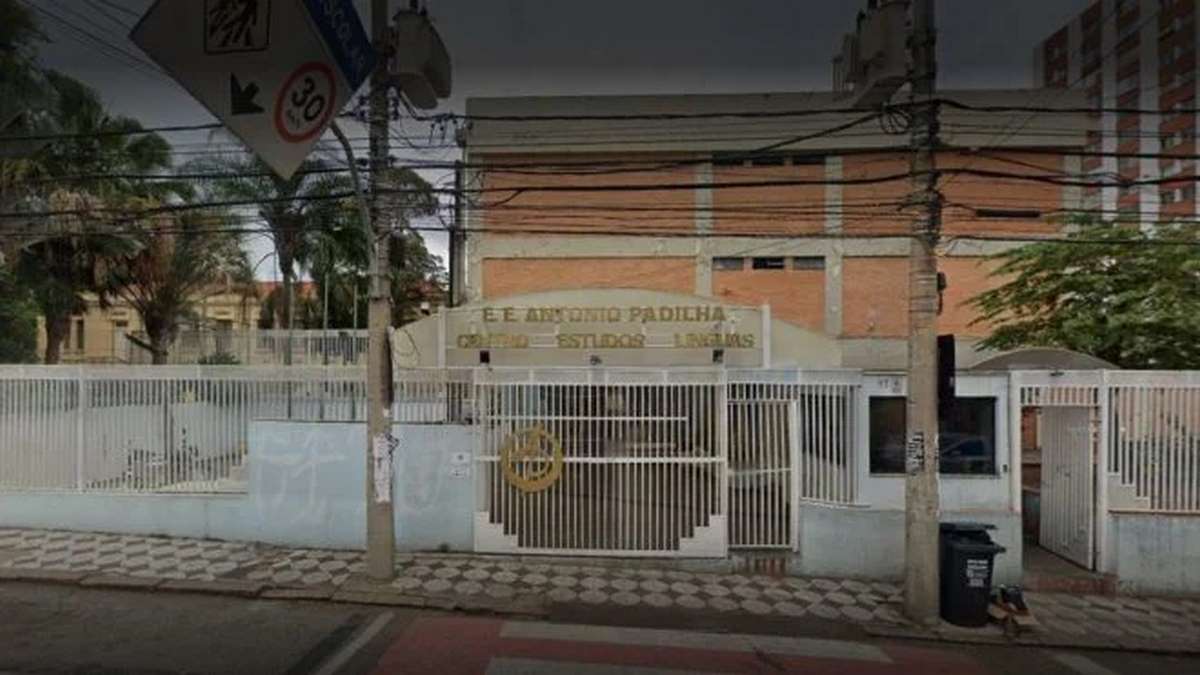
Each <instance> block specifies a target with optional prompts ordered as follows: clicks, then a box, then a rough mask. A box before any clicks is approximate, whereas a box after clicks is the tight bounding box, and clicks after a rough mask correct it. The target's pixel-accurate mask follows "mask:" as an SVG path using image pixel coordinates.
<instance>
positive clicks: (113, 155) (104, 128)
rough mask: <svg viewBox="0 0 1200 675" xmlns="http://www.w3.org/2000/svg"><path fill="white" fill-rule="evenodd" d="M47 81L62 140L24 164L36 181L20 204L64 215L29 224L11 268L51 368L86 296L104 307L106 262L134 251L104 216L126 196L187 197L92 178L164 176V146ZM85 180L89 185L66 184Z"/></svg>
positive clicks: (163, 187) (80, 90) (86, 97)
mask: <svg viewBox="0 0 1200 675" xmlns="http://www.w3.org/2000/svg"><path fill="white" fill-rule="evenodd" d="M46 78H47V81H48V82H49V83H50V85H51V86H52V88H53V91H54V94H55V100H54V107H53V109H52V110H51V111H50V115H51V117H52V118H53V123H54V126H55V128H56V129H57V130H59V131H60V132H61V133H63V134H64V135H67V136H68V137H66V138H63V139H61V140H57V141H55V142H53V143H51V144H50V145H48V146H47V147H46V148H44V149H42V150H41V151H40V152H39V153H38V154H37V155H36V156H35V157H33V158H32V159H31V161H32V162H33V163H35V164H36V167H37V169H36V171H37V173H38V174H39V175H40V176H42V177H43V180H41V181H38V182H30V183H28V184H26V185H24V186H23V188H24V189H23V190H22V194H21V195H20V199H21V202H22V203H23V205H24V206H26V207H28V208H29V209H30V210H33V211H36V210H42V209H45V210H49V211H51V212H67V215H64V216H61V217H55V218H51V219H48V220H46V221H40V220H39V221H35V222H34V223H33V226H31V227H30V228H29V234H28V235H27V237H26V238H25V241H24V242H22V245H21V247H20V250H19V251H18V252H17V254H16V257H17V261H16V265H15V267H16V272H17V277H18V279H19V280H20V281H21V282H22V283H23V284H24V285H25V286H26V287H27V288H29V289H31V291H32V292H33V296H34V298H35V300H36V301H37V304H38V307H39V309H40V310H41V312H42V315H43V316H44V317H45V321H46V352H45V361H46V363H58V362H59V361H60V360H61V355H62V343H63V340H64V339H65V338H66V335H67V331H68V329H69V327H70V321H71V316H73V315H75V314H79V313H82V312H84V311H86V309H87V303H86V301H85V294H87V293H89V292H90V293H95V294H96V295H97V296H98V298H99V300H100V302H101V303H102V304H103V303H106V301H107V297H106V295H105V293H104V289H103V287H102V285H101V284H100V277H101V276H102V271H103V269H104V268H105V267H106V265H107V261H108V260H110V259H112V258H114V257H120V256H125V255H129V254H130V253H131V252H132V251H133V250H134V249H135V248H136V247H137V242H136V241H135V240H133V239H131V238H130V237H129V236H127V235H126V234H125V233H124V232H122V231H121V230H122V228H121V226H120V222H121V220H122V219H121V218H120V217H113V214H112V211H111V209H112V208H113V207H119V206H120V205H122V204H126V203H128V200H129V199H130V197H135V196H137V197H144V198H148V197H152V196H159V197H161V196H164V195H167V194H172V193H179V192H186V190H185V189H184V188H183V186H181V185H179V184H178V183H171V182H164V183H158V182H156V183H149V182H147V181H141V180H130V179H126V178H120V177H114V178H111V179H96V178H95V176H97V175H113V176H120V175H121V174H140V173H149V172H154V171H164V170H166V169H167V168H168V167H169V166H170V146H169V145H168V144H167V142H166V141H165V140H164V139H163V138H162V137H160V136H158V135H156V134H139V133H137V132H138V131H140V130H141V129H142V126H141V124H140V123H139V122H138V121H137V120H134V119H131V118H127V117H120V116H112V115H109V114H108V113H107V112H106V111H105V110H104V106H103V105H102V104H101V102H100V98H99V96H98V95H97V94H96V92H95V91H94V90H92V89H91V88H89V87H87V86H86V85H84V84H82V83H80V82H78V81H77V80H74V79H72V78H70V77H67V76H65V75H62V74H60V73H56V72H53V71H50V72H47V73H46ZM84 175H86V176H89V178H87V179H86V180H82V179H81V180H74V179H72V178H70V177H72V176H84ZM102 210H103V211H102ZM102 213H103V215H102ZM118 216H119V214H118Z"/></svg>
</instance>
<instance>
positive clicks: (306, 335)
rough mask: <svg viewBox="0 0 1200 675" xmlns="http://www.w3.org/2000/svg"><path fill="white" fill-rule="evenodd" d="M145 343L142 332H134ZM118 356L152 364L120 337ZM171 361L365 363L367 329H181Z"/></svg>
mask: <svg viewBox="0 0 1200 675" xmlns="http://www.w3.org/2000/svg"><path fill="white" fill-rule="evenodd" d="M135 337H137V339H138V341H139V342H142V343H145V342H146V339H145V337H144V336H135ZM122 341H123V342H124V350H123V351H124V353H123V354H120V355H118V356H119V357H122V359H121V360H123V361H126V362H128V363H130V364H133V365H148V364H150V363H151V362H152V355H151V354H150V352H149V350H147V349H145V348H144V347H142V346H140V345H139V344H138V342H135V341H134V340H130V339H128V337H124V338H123V340H122ZM167 362H168V363H170V364H172V365H196V364H202V363H208V364H214V365H223V364H238V365H245V366H286V365H291V366H365V365H366V364H367V331H365V330H335V329H330V330H328V331H322V330H296V331H287V330H248V331H245V330H199V331H185V332H183V333H180V335H179V337H177V338H176V339H175V342H174V344H172V345H171V348H170V350H169V351H168V354H167Z"/></svg>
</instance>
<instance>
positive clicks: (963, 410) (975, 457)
mask: <svg viewBox="0 0 1200 675" xmlns="http://www.w3.org/2000/svg"><path fill="white" fill-rule="evenodd" d="M869 424H870V464H871V473H873V474H899V473H904V455H905V441H904V438H905V434H906V433H907V426H908V400H907V399H906V398H904V397H901V396H880V397H872V398H871V401H870V421H869ZM938 435H939V437H940V442H941V449H940V455H941V463H940V466H939V470H940V471H941V472H942V473H944V474H953V475H994V474H995V473H996V399H995V398H992V397H979V398H958V399H955V401H954V406H953V408H952V409H951V410H950V411H949V412H948V413H947V414H946V415H945V416H944V417H940V418H939V420H938Z"/></svg>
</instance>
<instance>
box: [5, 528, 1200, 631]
mask: <svg viewBox="0 0 1200 675" xmlns="http://www.w3.org/2000/svg"><path fill="white" fill-rule="evenodd" d="M363 568H364V563H363V554H362V553H361V552H356V551H320V550H307V549H284V548H277V547H269V546H262V545H255V544H243V543H232V542H216V541H204V540H194V539H175V538H164V537H143V536H127V535H110V534H93V533H73V532H57V531H42V530H6V529H0V582H2V581H5V580H10V581H20V580H29V581H56V582H61V583H77V584H80V585H83V586H97V587H117V588H144V589H159V590H164V591H193V592H213V593H231V594H236V595H243V596H247V597H260V596H261V597H270V598H295V599H313V600H322V599H331V600H335V601H345V602H362V603H371V604H394V605H406V606H417V607H433V608H440V609H447V610H452V609H462V610H467V611H488V612H496V613H501V614H524V615H531V616H541V617H545V616H549V615H550V614H551V613H552V612H556V611H558V610H562V609H567V610H570V611H571V612H572V613H574V614H578V613H580V612H586V611H588V610H595V611H598V612H602V611H605V610H607V611H609V612H611V611H613V610H614V609H623V610H626V611H631V610H635V609H637V610H640V611H662V612H667V611H671V612H677V613H681V614H684V615H689V614H690V615H698V614H703V615H708V616H712V615H714V614H719V615H728V616H730V617H733V616H742V617H746V618H753V617H759V618H764V619H767V618H769V619H771V620H801V619H803V620H805V621H808V622H811V621H814V620H817V621H827V622H831V623H840V624H849V625H852V626H855V627H858V628H859V629H861V630H863V631H865V632H867V633H870V634H873V635H879V636H889V637H903V638H916V639H943V640H951V641H964V642H985V643H995V644H1002V643H1006V642H1008V641H1009V638H1006V637H1005V636H1004V634H1003V632H1002V631H1001V630H1000V629H999V627H997V626H990V627H988V628H985V629H978V630H969V629H960V628H954V627H949V626H947V627H943V628H941V629H936V630H933V631H930V630H927V629H919V628H917V627H915V626H912V625H910V624H908V623H906V622H905V620H904V619H903V618H902V616H901V614H900V611H899V601H900V595H899V593H900V590H899V588H897V587H896V586H895V585H893V584H889V583H881V582H865V581H856V580H844V579H809V578H796V577H772V576H749V575H738V574H711V573H694V572H687V571H680V570H674V569H658V568H654V567H650V566H648V565H647V563H646V562H644V561H640V562H628V561H612V560H605V561H595V562H594V563H593V562H591V561H588V562H586V563H583V564H578V563H577V561H570V562H558V561H554V562H543V561H540V560H530V559H528V558H512V557H502V556H483V555H456V554H417V555H400V556H398V564H397V574H398V576H397V578H396V580H395V581H394V582H392V583H391V584H390V585H386V586H380V585H377V584H373V583H370V582H367V581H365V580H364V579H363V578H362V575H361V573H362V571H363ZM1027 600H1028V602H1029V605H1030V607H1031V609H1032V611H1033V613H1034V615H1035V616H1036V618H1037V619H1038V621H1039V622H1040V624H1041V627H1040V629H1039V630H1037V631H1034V632H1031V633H1024V634H1022V635H1021V636H1019V637H1017V638H1016V640H1015V641H1016V642H1017V643H1021V644H1026V643H1027V644H1032V645H1053V646H1061V647H1082V648H1109V649H1112V648H1119V649H1130V650H1148V651H1166V652H1177V653H1184V652H1187V653H1200V599H1177V598H1170V599H1167V598H1134V597H1124V596H1117V597H1104V596H1090V595H1069V594H1056V593H1029V594H1027Z"/></svg>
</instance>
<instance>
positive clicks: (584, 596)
mask: <svg viewBox="0 0 1200 675" xmlns="http://www.w3.org/2000/svg"><path fill="white" fill-rule="evenodd" d="M579 599H580V600H582V601H584V602H586V603H588V604H589V605H601V604H604V603H606V602H608V594H607V593H601V592H600V591H597V590H594V589H588V590H586V591H583V592H582V593H580V594H579Z"/></svg>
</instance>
